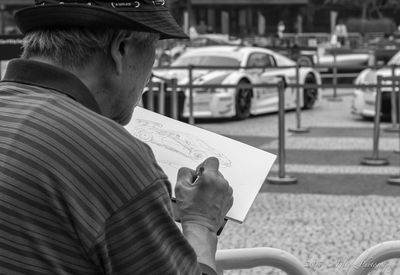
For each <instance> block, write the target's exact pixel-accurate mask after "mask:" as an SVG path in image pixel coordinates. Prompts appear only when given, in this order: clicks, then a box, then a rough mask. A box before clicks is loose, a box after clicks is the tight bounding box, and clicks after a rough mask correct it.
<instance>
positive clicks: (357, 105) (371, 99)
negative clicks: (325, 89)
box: [351, 51, 400, 118]
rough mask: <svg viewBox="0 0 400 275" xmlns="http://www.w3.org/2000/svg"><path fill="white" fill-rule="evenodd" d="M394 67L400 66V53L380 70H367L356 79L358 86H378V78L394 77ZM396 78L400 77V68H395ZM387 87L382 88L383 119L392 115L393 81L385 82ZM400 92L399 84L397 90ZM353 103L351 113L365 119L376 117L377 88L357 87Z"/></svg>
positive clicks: (355, 82)
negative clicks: (399, 89)
mask: <svg viewBox="0 0 400 275" xmlns="http://www.w3.org/2000/svg"><path fill="white" fill-rule="evenodd" d="M393 66H400V51H399V52H398V53H396V54H395V55H394V56H393V57H392V58H391V59H390V60H389V62H388V63H387V64H386V66H384V67H381V68H379V69H376V70H374V69H371V68H368V69H365V70H363V71H362V72H361V73H360V74H359V75H358V76H357V78H356V79H355V81H354V84H356V85H374V84H377V79H378V76H382V77H391V76H392V75H393ZM394 76H395V77H400V67H394ZM382 84H384V85H385V86H383V87H382V89H381V91H382V107H381V114H382V117H383V118H387V117H390V114H391V95H390V94H391V92H392V91H393V88H392V86H391V85H392V81H390V80H389V81H388V80H386V81H383V83H382ZM395 89H396V90H397V91H398V84H397V85H396V88H395ZM353 96H354V97H353V102H352V107H351V112H352V113H353V114H355V115H357V116H361V117H364V118H372V117H374V116H375V99H376V88H373V87H364V88H362V87H356V88H355V89H354V92H353Z"/></svg>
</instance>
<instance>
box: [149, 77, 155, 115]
mask: <svg viewBox="0 0 400 275" xmlns="http://www.w3.org/2000/svg"><path fill="white" fill-rule="evenodd" d="M153 87H154V82H153V76H151V78H150V82H149V91H148V92H147V109H149V110H150V111H154V91H153Z"/></svg>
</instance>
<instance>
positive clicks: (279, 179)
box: [267, 81, 297, 184]
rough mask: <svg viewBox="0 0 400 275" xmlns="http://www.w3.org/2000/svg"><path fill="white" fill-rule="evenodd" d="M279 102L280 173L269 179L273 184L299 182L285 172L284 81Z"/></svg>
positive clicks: (279, 85)
mask: <svg viewBox="0 0 400 275" xmlns="http://www.w3.org/2000/svg"><path fill="white" fill-rule="evenodd" d="M278 104H279V111H278V112H279V114H278V128H279V129H278V130H279V136H278V142H279V145H278V147H279V148H278V159H279V173H278V177H268V178H267V181H268V182H269V183H271V184H294V183H297V179H296V178H295V177H291V176H288V175H286V172H285V161H286V153H285V86H284V83H283V81H280V82H279V83H278Z"/></svg>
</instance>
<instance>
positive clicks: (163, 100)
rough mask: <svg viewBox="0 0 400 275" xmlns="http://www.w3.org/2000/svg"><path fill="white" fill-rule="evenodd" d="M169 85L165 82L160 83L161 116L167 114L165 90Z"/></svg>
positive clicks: (159, 108) (159, 101)
mask: <svg viewBox="0 0 400 275" xmlns="http://www.w3.org/2000/svg"><path fill="white" fill-rule="evenodd" d="M166 87H167V84H166V83H165V81H163V82H161V83H160V89H159V91H158V113H159V114H160V115H164V114H165V89H166Z"/></svg>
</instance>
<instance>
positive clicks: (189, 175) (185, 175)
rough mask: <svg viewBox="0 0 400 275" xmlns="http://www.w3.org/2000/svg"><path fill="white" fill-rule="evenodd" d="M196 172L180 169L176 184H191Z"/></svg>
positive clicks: (185, 168)
mask: <svg viewBox="0 0 400 275" xmlns="http://www.w3.org/2000/svg"><path fill="white" fill-rule="evenodd" d="M195 174H196V171H194V170H192V169H189V168H187V167H182V168H180V169H179V171H178V177H177V182H181V183H189V184H192V182H193V179H194V177H195Z"/></svg>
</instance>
